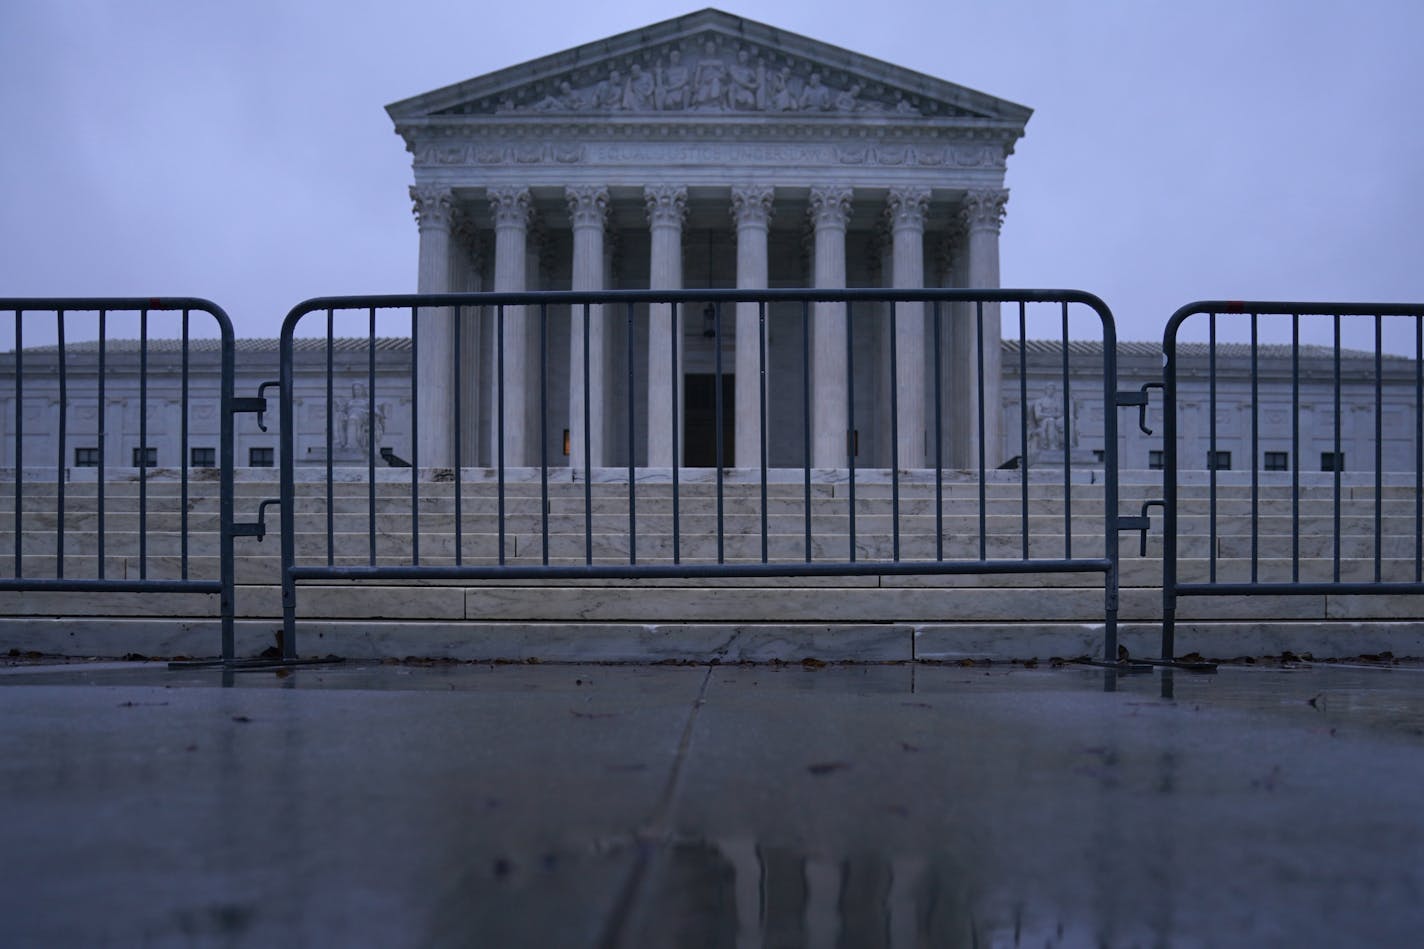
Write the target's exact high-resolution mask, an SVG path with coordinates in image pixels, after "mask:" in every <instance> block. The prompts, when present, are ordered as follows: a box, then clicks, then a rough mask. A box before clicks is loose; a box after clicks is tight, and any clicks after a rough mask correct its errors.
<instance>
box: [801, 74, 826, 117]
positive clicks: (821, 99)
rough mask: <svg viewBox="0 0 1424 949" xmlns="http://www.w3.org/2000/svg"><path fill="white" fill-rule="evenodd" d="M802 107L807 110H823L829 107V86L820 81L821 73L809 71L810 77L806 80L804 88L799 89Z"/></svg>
mask: <svg viewBox="0 0 1424 949" xmlns="http://www.w3.org/2000/svg"><path fill="white" fill-rule="evenodd" d="M799 105H800V106H801V108H802V109H804V110H805V111H807V112H825V111H827V110H829V109H830V107H831V90H830V87H829V86H827V85H825V84H824V83H823V82H821V74H820V73H818V72H813V73H811V78H810V79H809V80H807V82H806V88H804V89H802V90H801V101H800V103H799Z"/></svg>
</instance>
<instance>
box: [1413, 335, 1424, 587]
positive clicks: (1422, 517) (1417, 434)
mask: <svg viewBox="0 0 1424 949" xmlns="http://www.w3.org/2000/svg"><path fill="white" fill-rule="evenodd" d="M1414 582H1415V583H1421V582H1424V316H1416V317H1414Z"/></svg>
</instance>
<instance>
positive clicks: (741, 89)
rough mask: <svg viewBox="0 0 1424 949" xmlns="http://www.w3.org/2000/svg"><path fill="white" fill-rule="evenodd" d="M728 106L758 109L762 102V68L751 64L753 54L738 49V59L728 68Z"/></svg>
mask: <svg viewBox="0 0 1424 949" xmlns="http://www.w3.org/2000/svg"><path fill="white" fill-rule="evenodd" d="M727 74H728V76H729V78H730V79H731V83H730V84H729V85H728V86H727V108H729V109H757V108H760V107H761V103H762V77H761V69H760V68H759V67H754V66H752V64H751V54H750V53H748V52H747V51H746V50H744V49H740V50H737V61H736V62H735V63H733V64H732V66H731V67H730V68H729V69H728V70H727Z"/></svg>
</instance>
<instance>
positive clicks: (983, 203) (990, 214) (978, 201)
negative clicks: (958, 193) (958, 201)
mask: <svg viewBox="0 0 1424 949" xmlns="http://www.w3.org/2000/svg"><path fill="white" fill-rule="evenodd" d="M1008 202H1009V192H1008V190H1007V189H1005V188H986V189H984V190H982V191H970V192H967V193H966V194H965V195H964V204H963V206H961V207H960V209H959V219H960V221H962V222H963V224H964V229H965V230H966V231H970V232H973V231H993V232H994V233H995V234H997V233H999V228H1000V227H1002V226H1003V223H1004V206H1005V205H1006V204H1008Z"/></svg>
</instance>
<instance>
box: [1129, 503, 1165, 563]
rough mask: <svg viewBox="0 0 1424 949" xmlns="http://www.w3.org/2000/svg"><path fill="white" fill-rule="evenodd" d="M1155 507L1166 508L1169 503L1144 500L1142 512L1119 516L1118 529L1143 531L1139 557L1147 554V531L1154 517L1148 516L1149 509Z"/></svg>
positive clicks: (1138, 552) (1138, 550)
mask: <svg viewBox="0 0 1424 949" xmlns="http://www.w3.org/2000/svg"><path fill="white" fill-rule="evenodd" d="M1154 507H1160V508H1163V509H1166V507H1167V505H1166V503H1165V502H1163V501H1143V502H1142V513H1141V514H1137V515H1132V514H1119V515H1118V516H1117V529H1118V530H1120V531H1141V532H1142V541H1141V544H1140V545H1139V547H1138V549H1137V555H1138V556H1139V557H1146V556H1147V531H1148V530H1149V529H1150V528H1151V527H1152V518H1150V517H1148V515H1147V510H1148V508H1154Z"/></svg>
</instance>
